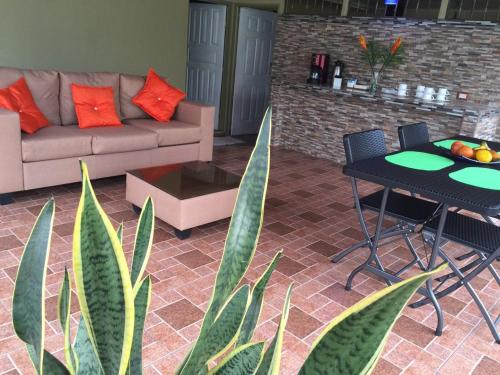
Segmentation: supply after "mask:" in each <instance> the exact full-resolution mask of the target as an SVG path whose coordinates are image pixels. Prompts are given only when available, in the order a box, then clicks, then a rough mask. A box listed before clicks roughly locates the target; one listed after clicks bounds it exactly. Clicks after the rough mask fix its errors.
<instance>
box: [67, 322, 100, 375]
mask: <svg viewBox="0 0 500 375" xmlns="http://www.w3.org/2000/svg"><path fill="white" fill-rule="evenodd" d="M74 352H75V355H76V358H77V372H76V374H77V375H96V374H100V375H104V372H103V370H102V366H101V362H100V361H99V358H98V357H97V354H96V352H95V349H94V346H93V345H92V342H91V341H90V337H89V335H88V333H87V326H86V325H85V322H84V321H83V317H81V318H80V322H79V323H78V329H77V331H76V338H75V344H74Z"/></svg>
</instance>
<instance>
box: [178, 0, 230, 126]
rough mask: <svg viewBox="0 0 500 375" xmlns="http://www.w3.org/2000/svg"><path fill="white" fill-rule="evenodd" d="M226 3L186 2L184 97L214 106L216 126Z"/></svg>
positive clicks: (216, 123) (215, 122) (222, 60)
mask: <svg viewBox="0 0 500 375" xmlns="http://www.w3.org/2000/svg"><path fill="white" fill-rule="evenodd" d="M225 28H226V6H225V5H214V4H201V3H191V4H189V33H188V66H187V98H188V100H192V101H195V102H200V103H203V104H208V105H213V106H214V107H215V119H214V124H215V129H219V108H220V93H221V85H222V64H223V62H224V33H225Z"/></svg>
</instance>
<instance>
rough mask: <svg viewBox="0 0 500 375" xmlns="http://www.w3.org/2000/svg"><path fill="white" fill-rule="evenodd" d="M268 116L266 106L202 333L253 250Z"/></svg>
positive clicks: (260, 206) (260, 215) (258, 226)
mask: <svg viewBox="0 0 500 375" xmlns="http://www.w3.org/2000/svg"><path fill="white" fill-rule="evenodd" d="M271 117H272V114H271V108H269V109H268V110H267V112H266V114H265V116H264V120H263V121H262V125H261V129H260V132H259V136H258V138H257V143H256V145H255V148H254V150H253V152H252V155H251V156H250V161H249V162H248V165H247V168H246V170H245V173H244V175H243V178H242V180H241V183H240V187H239V191H238V197H237V199H236V205H235V208H234V212H233V215H232V218H231V223H230V224H229V230H228V234H227V238H226V243H225V245H224V253H223V256H222V260H221V264H220V267H219V271H218V272H217V277H216V280H215V285H214V289H213V291H212V297H211V301H210V304H209V307H208V310H207V313H206V314H205V318H204V320H203V325H202V328H201V332H202V333H203V332H205V331H206V330H207V329H209V328H210V327H211V326H212V323H213V322H214V320H215V317H216V316H217V314H218V313H219V311H220V309H221V307H222V306H223V305H224V303H225V302H226V301H227V298H228V297H229V296H230V295H231V293H232V292H233V291H234V288H236V286H237V285H238V284H239V282H240V281H241V279H242V278H243V276H244V274H245V272H246V271H247V269H248V266H249V265H250V262H251V260H252V258H253V256H254V254H255V247H256V245H257V241H258V239H259V234H260V230H261V228H262V220H263V213H264V202H265V197H266V191H267V180H268V176H269V142H270V136H271Z"/></svg>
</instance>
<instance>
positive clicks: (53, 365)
mask: <svg viewBox="0 0 500 375" xmlns="http://www.w3.org/2000/svg"><path fill="white" fill-rule="evenodd" d="M28 351H29V350H28ZM43 373H44V374H47V375H70V372H69V370H68V369H67V368H66V367H65V366H64V365H63V364H62V363H61V361H59V360H58V359H57V358H56V357H54V356H53V355H52V354H50V353H49V352H48V351H46V350H45V351H44V354H43Z"/></svg>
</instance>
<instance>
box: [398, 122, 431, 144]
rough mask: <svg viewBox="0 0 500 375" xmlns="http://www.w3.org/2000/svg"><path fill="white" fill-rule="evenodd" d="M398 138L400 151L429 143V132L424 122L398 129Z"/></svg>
mask: <svg viewBox="0 0 500 375" xmlns="http://www.w3.org/2000/svg"><path fill="white" fill-rule="evenodd" d="M398 136H399V145H400V147H401V150H407V149H409V148H412V147H415V146H419V145H421V144H424V143H427V142H429V130H428V129H427V124H426V123H425V122H418V123H416V124H410V125H403V126H400V127H398Z"/></svg>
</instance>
